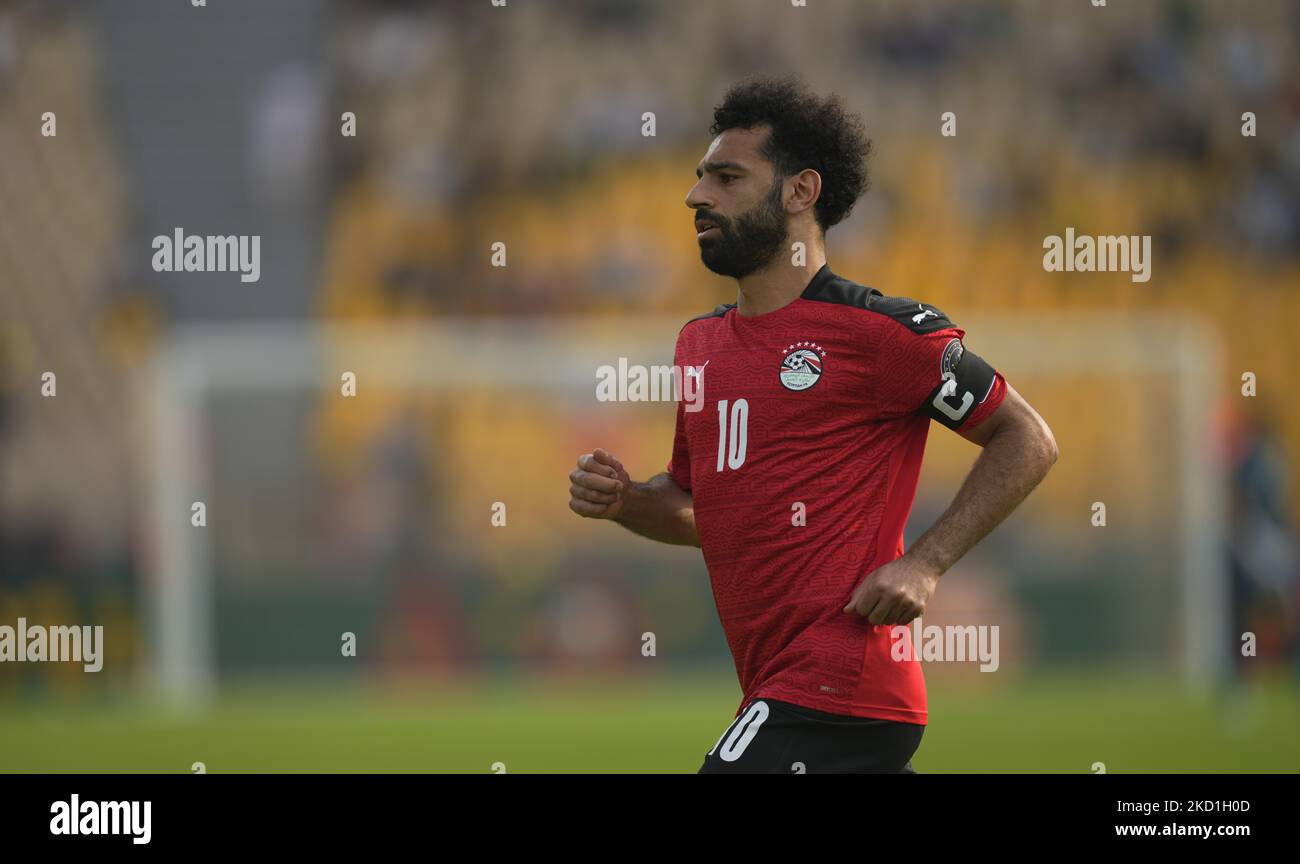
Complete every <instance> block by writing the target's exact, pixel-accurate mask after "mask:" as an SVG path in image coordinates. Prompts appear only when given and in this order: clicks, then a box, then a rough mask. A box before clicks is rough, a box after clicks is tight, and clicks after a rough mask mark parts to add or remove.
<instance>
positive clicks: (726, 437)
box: [718, 399, 749, 471]
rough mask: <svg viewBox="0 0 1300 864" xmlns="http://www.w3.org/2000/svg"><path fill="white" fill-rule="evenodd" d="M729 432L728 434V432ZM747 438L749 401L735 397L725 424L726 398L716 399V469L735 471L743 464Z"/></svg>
mask: <svg viewBox="0 0 1300 864" xmlns="http://www.w3.org/2000/svg"><path fill="white" fill-rule="evenodd" d="M728 432H730V434H728ZM748 439H749V402H748V401H746V400H745V399H737V400H736V401H735V402H733V403H732V405H731V424H730V426H728V424H727V400H726V399H720V400H718V470H719V471H721V470H722V468H723V465H724V463H725V465H726V467H728V468H730V469H731V470H732V471H735V470H736V469H737V468H739V467H740V466H741V465H744V464H745V445H746V442H747V441H748Z"/></svg>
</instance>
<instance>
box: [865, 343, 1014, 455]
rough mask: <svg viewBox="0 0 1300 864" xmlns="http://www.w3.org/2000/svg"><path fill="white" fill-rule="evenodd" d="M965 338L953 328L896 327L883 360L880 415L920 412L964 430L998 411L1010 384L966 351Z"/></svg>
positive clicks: (958, 429)
mask: <svg viewBox="0 0 1300 864" xmlns="http://www.w3.org/2000/svg"><path fill="white" fill-rule="evenodd" d="M944 323H947V322H944ZM965 335H966V333H965V331H964V330H962V329H961V328H960V327H956V326H953V325H951V324H947V326H944V327H941V328H938V329H934V330H930V331H928V332H924V333H919V332H915V331H913V330H910V329H907V328H906V327H896V328H894V331H893V337H894V338H893V339H891V340H890V343H891V344H890V345H889V346H888V356H886V357H885V358H884V359H883V361H882V370H883V371H884V374H883V375H882V379H883V380H882V381H881V382H880V383H881V385H882V388H883V394H882V405H881V413H882V414H883V415H885V416H902V415H906V414H912V413H915V412H920V413H923V414H925V415H926V416H928V417H930V418H931V419H932V420H935V421H937V422H938V423H941V424H943V425H944V426H947V427H948V428H949V429H953V430H955V431H962V430H964V429H971V428H974V427H975V426H978V425H979V424H980V423H982V422H983V421H984V420H985V419H986V418H987V417H988V416H989V415H990V414H992V413H993V412H994V411H996V410H997V407H998V405H1000V404H1001V403H1002V400H1003V399H1004V398H1005V397H1006V392H1007V382H1006V379H1005V378H1003V376H1002V374H1001V373H999V372H998V371H997V370H996V369H994V368H993V367H992V366H990V365H989V364H988V363H987V362H985V361H984V359H983V358H981V357H980V356H978V355H977V354H975V353H974V352H973V351H970V350H969V349H967V348H966V346H965V343H964V341H963V340H964V337H965Z"/></svg>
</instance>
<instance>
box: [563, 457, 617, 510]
mask: <svg viewBox="0 0 1300 864" xmlns="http://www.w3.org/2000/svg"><path fill="white" fill-rule="evenodd" d="M631 488H632V478H631V477H629V476H628V474H627V471H626V470H625V469H624V468H623V463H622V462H620V461H618V460H617V459H615V458H614V457H613V456H612V455H610V454H609V453H607V452H606V451H604V450H601V449H600V448H599V447H597V448H596V450H595V451H594V452H592V453H587V454H584V455H582V456H579V457H578V467H577V468H575V469H573V471H571V472H569V509H570V510H572V511H573V512H574V513H577V514H578V515H579V516H586V517H588V518H589V519H614V518H615V517H617V516H618V514H619V513H621V512H622V511H623V507H624V505H625V504H627V497H628V492H629V491H630V489H631Z"/></svg>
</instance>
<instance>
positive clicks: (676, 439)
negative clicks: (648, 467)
mask: <svg viewBox="0 0 1300 864" xmlns="http://www.w3.org/2000/svg"><path fill="white" fill-rule="evenodd" d="M668 473H669V475H671V476H672V478H673V482H675V483H676V484H677V485H678V486H680V487H682V489H683V490H685V491H687V492H689V491H690V490H691V451H690V448H689V447H688V446H687V440H686V403H685V402H684V401H683V400H681V399H678V400H677V431H676V432H675V433H674V434H673V455H672V457H671V458H670V459H669V460H668Z"/></svg>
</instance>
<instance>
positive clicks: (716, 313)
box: [682, 303, 736, 330]
mask: <svg viewBox="0 0 1300 864" xmlns="http://www.w3.org/2000/svg"><path fill="white" fill-rule="evenodd" d="M735 307H736V304H735V303H723V304H721V305H719V306H718V307H717V308H716V309H714V310H713V311H712V312H705V313H704V314H703V315H696V316H695V317H694V318H692V319H690V321H687V322H686V323H685V324H683V325H682V330H685V329H686V328H687V326H688V325H690V324H691V323H692V322H695V321H703V320H704V319H706V318H721V317H722V316H723V315H726V314H727V310H728V309H734V308H735Z"/></svg>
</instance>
